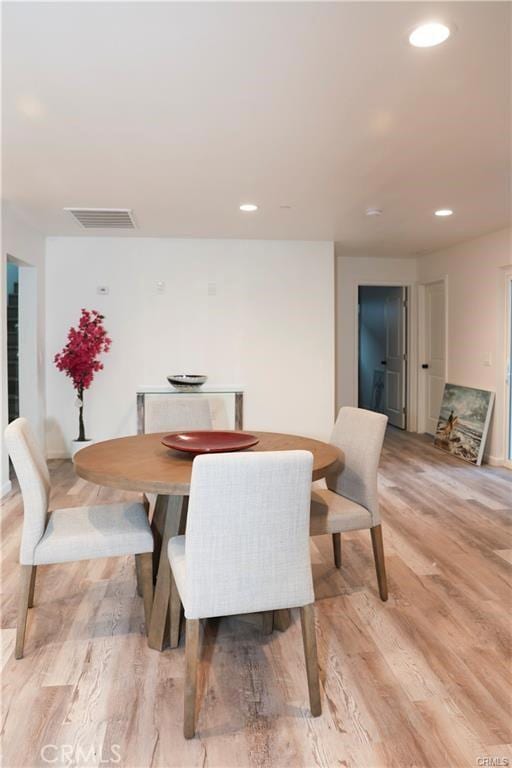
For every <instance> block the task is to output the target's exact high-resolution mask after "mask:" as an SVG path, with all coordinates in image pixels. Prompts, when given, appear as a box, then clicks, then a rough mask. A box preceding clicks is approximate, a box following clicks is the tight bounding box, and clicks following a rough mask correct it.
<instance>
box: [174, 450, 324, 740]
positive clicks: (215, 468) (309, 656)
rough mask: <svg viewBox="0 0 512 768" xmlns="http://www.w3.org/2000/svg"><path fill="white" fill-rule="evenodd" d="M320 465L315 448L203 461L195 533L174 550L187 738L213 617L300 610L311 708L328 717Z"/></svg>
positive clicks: (191, 516)
mask: <svg viewBox="0 0 512 768" xmlns="http://www.w3.org/2000/svg"><path fill="white" fill-rule="evenodd" d="M312 468H313V456H312V454H311V453H310V452H309V451H269V452H261V453H258V452H254V453H232V454H223V455H209V456H198V457H197V458H196V459H195V460H194V464H193V467H192V478H191V485H190V499H189V507H188V519H187V532H186V535H185V536H175V537H174V538H172V539H171V540H170V541H169V547H168V554H169V562H170V564H171V571H172V579H171V623H172V621H173V617H174V620H175V619H176V616H178V617H179V609H180V603H179V600H180V599H181V602H182V603H183V607H184V609H185V618H186V630H185V631H186V643H185V657H186V658H185V667H186V670H185V703H184V728H183V732H184V735H185V738H187V739H189V738H192V737H193V736H194V733H195V707H196V679H197V663H198V652H199V621H200V619H206V618H209V617H211V616H229V615H232V614H240V613H256V612H268V611H275V610H279V609H284V608H293V607H299V608H300V615H301V623H302V633H303V642H304V652H305V657H306V670H307V678H308V686H309V700H310V708H311V713H312V714H313V715H314V716H317V715H320V714H321V704H320V686H319V680H318V665H317V655H316V636H315V625H314V607H313V601H314V593H313V581H312V575H311V561H310V554H309V536H308V533H309V507H310V493H311V474H312ZM176 604H177V608H178V610H177V611H176Z"/></svg>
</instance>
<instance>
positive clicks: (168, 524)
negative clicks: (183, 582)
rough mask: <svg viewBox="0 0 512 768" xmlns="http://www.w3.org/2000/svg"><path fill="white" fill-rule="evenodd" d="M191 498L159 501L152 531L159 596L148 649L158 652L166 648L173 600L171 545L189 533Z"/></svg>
mask: <svg viewBox="0 0 512 768" xmlns="http://www.w3.org/2000/svg"><path fill="white" fill-rule="evenodd" d="M187 507H188V496H163V495H159V496H158V498H157V500H156V505H155V514H154V515H153V522H152V526H151V527H152V529H153V535H154V537H155V551H154V560H153V563H154V565H155V566H156V584H155V596H154V599H153V609H152V611H151V621H150V624H149V632H148V645H149V647H150V648H154V649H155V650H156V651H162V650H163V648H164V643H165V638H166V634H167V636H168V631H167V633H166V625H167V627H168V620H169V596H170V593H171V568H170V566H169V560H168V557H167V545H168V543H169V539H170V538H171V537H172V536H177V535H178V533H180V532H182V531H184V530H185V523H186V514H187Z"/></svg>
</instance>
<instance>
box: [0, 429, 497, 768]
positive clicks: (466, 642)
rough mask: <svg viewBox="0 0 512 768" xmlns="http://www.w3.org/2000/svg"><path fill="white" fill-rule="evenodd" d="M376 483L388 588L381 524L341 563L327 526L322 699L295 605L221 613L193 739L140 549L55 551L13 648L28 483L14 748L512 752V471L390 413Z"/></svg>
mask: <svg viewBox="0 0 512 768" xmlns="http://www.w3.org/2000/svg"><path fill="white" fill-rule="evenodd" d="M51 471H52V479H53V482H54V488H53V495H52V505H53V506H77V505H80V504H84V503H95V502H99V501H114V500H118V499H122V498H130V497H132V496H133V495H130V494H121V493H118V492H114V491H110V490H108V489H105V488H98V487H96V486H93V485H90V484H88V483H86V482H84V481H83V480H80V479H78V478H76V476H75V475H74V473H73V469H72V465H71V463H70V462H63V461H60V462H59V461H57V462H55V461H54V462H51ZM380 494H381V503H382V516H383V532H384V546H385V550H386V555H387V569H388V578H389V587H390V598H389V601H388V602H387V603H385V604H384V603H382V602H381V601H380V600H379V597H378V592H377V584H376V579H375V573H374V567H373V561H372V551H371V543H370V536H369V533H368V532H360V533H359V532H358V533H353V534H348V535H345V536H343V537H342V556H343V567H342V569H341V571H337V570H336V569H335V568H334V564H333V558H332V545H331V541H330V540H329V538H328V537H319V538H316V539H313V540H312V547H311V552H312V560H313V569H314V578H315V590H316V597H317V602H316V623H317V638H318V654H319V663H320V667H321V687H322V703H323V715H322V717H320V718H316V719H314V718H312V717H311V716H310V715H309V710H308V690H307V681H306V670H305V665H304V657H303V648H302V640H301V631H300V621H299V617H298V615H294V616H293V623H292V626H291V627H290V629H289V630H288V631H286V632H284V633H279V632H274V633H273V634H272V635H270V636H266V635H264V634H263V633H262V631H261V624H260V617H257V616H247V617H236V618H230V619H220V620H216V621H210V622H209V623H208V624H207V626H206V630H205V636H204V640H203V643H204V644H203V649H202V658H201V666H200V678H199V686H198V690H199V698H200V712H199V717H198V722H197V736H196V738H195V739H194V740H193V741H191V742H186V741H185V740H184V739H183V736H182V723H183V719H182V718H183V704H182V702H183V685H184V674H185V665H184V639H183V637H182V638H181V643H180V646H179V648H178V649H176V650H173V651H169V650H168V651H165V652H164V653H161V654H160V653H158V652H156V651H152V650H150V649H149V648H148V647H147V644H146V640H145V637H144V635H143V606H142V600H141V598H139V597H137V595H136V585H135V567H134V562H133V559H132V558H119V559H112V560H108V561H107V560H98V561H94V562H83V563H76V564H70V565H59V566H46V567H41V568H39V570H38V576H37V584H36V591H35V603H34V608H33V609H32V610H31V611H29V619H28V627H27V637H26V644H25V654H26V655H25V658H24V659H22V660H21V661H15V660H14V657H13V650H14V627H15V609H16V586H17V567H16V562H17V556H18V547H19V538H20V530H21V519H22V507H21V504H20V496H19V494H18V493H17V492H16V491H13V492H12V493H11V494H10V495H9V496H8V497H7V498H6V499H5V500H4V504H3V510H2V528H3V537H2V539H3V542H2V585H1V598H2V605H3V611H2V623H1V649H2V669H3V695H2V702H1V704H2V741H3V752H2V765H3V766H5V768H15V767H17V766H19V767H20V768H21V767H23V768H32V767H33V766H47V765H53V766H88V767H89V766H94V767H99V766H109V765H119V766H122V768H149V767H150V766H151V767H152V768H184V767H185V766H187V767H188V766H194V767H195V766H197V768H206V767H208V768H217V767H218V768H243V767H245V766H251V767H252V766H262V767H265V768H270V767H272V768H281V766H282V767H283V768H284V766H293V768H301V767H302V766H303V767H304V768H306V767H307V768H310V767H311V768H313V767H314V768H317V767H318V768H320V767H321V768H405V767H406V766H407V767H410V768H413V767H414V768H459V766H460V768H471V767H472V766H479V765H502V766H503V765H509V764H512V747H511V742H512V736H511V723H512V718H511V715H512V705H511V687H510V658H511V647H510V634H511V632H510V630H511V624H510V608H511V592H510V572H511V567H512V566H511V553H512V540H511V539H512V535H511V531H510V528H509V525H508V524H509V521H510V513H511V507H512V473H510V472H508V471H507V470H501V469H493V468H489V467H483V468H475V467H472V466H470V465H468V464H464V463H463V462H460V461H457V460H455V459H452V458H450V457H447V456H446V455H445V454H442V453H440V452H439V451H437V450H435V449H434V448H433V447H432V446H431V444H430V440H429V439H428V438H426V437H419V436H416V435H409V434H404V433H400V432H398V431H394V430H390V431H389V434H388V436H387V438H386V443H385V449H384V453H383V458H382V463H381V471H380ZM485 759H488V760H489V762H487V763H485V762H482V761H483V760H485ZM491 759H493V760H494V761H497V760H500V759H501V762H494V763H491V762H490V760H491ZM479 760H480V762H479ZM506 761H508V762H506Z"/></svg>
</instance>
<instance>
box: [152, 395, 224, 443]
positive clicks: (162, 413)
mask: <svg viewBox="0 0 512 768" xmlns="http://www.w3.org/2000/svg"><path fill="white" fill-rule="evenodd" d="M211 428H212V417H211V413H210V404H209V402H208V398H206V397H184V396H183V395H153V396H152V395H147V396H146V399H145V405H144V432H145V433H146V434H147V433H150V432H165V431H168V432H178V431H179V430H185V429H189V430H193V429H200V430H203V429H211Z"/></svg>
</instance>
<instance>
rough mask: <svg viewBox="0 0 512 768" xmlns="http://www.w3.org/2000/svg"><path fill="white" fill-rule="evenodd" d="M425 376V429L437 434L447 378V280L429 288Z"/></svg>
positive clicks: (423, 368) (422, 362) (422, 374)
mask: <svg viewBox="0 0 512 768" xmlns="http://www.w3.org/2000/svg"><path fill="white" fill-rule="evenodd" d="M423 327H424V334H425V338H424V345H423V354H424V358H423V360H420V363H421V373H420V375H421V376H423V398H424V402H423V408H424V410H423V413H424V415H425V418H424V430H425V432H428V433H429V434H430V435H435V433H436V428H437V420H438V418H439V411H440V408H441V400H442V399H443V390H444V385H445V376H446V296H445V285H444V281H443V280H441V281H439V282H437V283H428V284H427V285H426V286H425V315H424V325H423Z"/></svg>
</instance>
